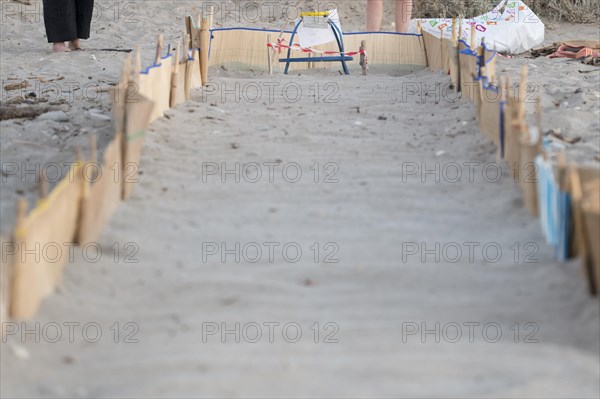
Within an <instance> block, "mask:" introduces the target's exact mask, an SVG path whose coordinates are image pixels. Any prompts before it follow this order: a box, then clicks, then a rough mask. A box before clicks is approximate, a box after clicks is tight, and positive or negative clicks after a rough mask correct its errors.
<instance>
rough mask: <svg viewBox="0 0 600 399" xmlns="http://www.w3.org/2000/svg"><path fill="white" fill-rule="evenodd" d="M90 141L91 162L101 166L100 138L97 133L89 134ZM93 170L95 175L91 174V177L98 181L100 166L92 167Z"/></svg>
mask: <svg viewBox="0 0 600 399" xmlns="http://www.w3.org/2000/svg"><path fill="white" fill-rule="evenodd" d="M88 139H89V142H90V162H91V163H93V164H94V165H95V166H99V165H98V140H97V138H96V135H95V134H94V133H90V134H89V136H88ZM92 171H93V175H92V176H90V179H91V180H92V181H96V178H97V177H98V168H97V167H95V168H93V169H92Z"/></svg>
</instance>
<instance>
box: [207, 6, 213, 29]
mask: <svg viewBox="0 0 600 399" xmlns="http://www.w3.org/2000/svg"><path fill="white" fill-rule="evenodd" d="M206 14H207V16H208V29H212V28H213V23H214V16H215V7H214V6H208V8H207V9H206Z"/></svg>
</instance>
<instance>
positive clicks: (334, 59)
mask: <svg viewBox="0 0 600 399" xmlns="http://www.w3.org/2000/svg"><path fill="white" fill-rule="evenodd" d="M302 21H304V17H301V18H300V20H299V21H298V23H296V26H295V27H294V31H293V32H292V36H291V37H290V47H291V46H293V44H294V37H295V36H296V33H297V31H298V27H299V26H300V24H301V23H302ZM328 22H329V26H331V29H332V30H333V35H334V36H335V40H336V41H337V44H338V48H339V49H340V53H342V54H341V55H339V56H324V57H310V58H306V57H297V58H291V53H292V49H291V48H289V49H288V52H287V58H282V59H280V60H279V62H285V70H284V71H283V73H284V74H286V75H287V74H288V72H289V69H290V63H292V62H337V61H339V62H341V63H342V68H343V69H344V73H345V74H346V75H350V71H349V70H348V65H347V64H346V61H352V60H353V59H354V57H349V56H345V55H343V53H344V40H343V38H342V32H341V31H340V29H339V28H338V27H337V26H336V24H334V23H333V22H332V21H331V20H329V21H328Z"/></svg>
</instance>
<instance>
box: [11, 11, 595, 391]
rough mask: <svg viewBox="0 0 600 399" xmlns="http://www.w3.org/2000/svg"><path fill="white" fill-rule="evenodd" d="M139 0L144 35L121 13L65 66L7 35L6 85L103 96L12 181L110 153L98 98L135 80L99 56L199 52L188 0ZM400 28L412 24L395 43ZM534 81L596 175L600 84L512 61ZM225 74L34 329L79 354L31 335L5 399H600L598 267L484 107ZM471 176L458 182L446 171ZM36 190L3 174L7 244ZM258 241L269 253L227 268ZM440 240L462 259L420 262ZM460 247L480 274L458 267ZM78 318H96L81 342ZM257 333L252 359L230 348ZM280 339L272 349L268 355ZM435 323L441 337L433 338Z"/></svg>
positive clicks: (41, 143) (320, 80)
mask: <svg viewBox="0 0 600 399" xmlns="http://www.w3.org/2000/svg"><path fill="white" fill-rule="evenodd" d="M5 3H6V2H3V3H2V5H3V6H5ZM228 3H229V5H230V7H231V8H229V10H232V9H233V7H234V5H233V4H238V7H241V8H240V10H241V9H243V6H244V4H247V3H250V2H236V3H233V2H228ZM263 3H266V2H263ZM132 4H139V5H140V6H139V8H138V9H137V10H136V11H135V13H134V15H131V16H129V17H128V18H127V22H125V21H124V20H123V19H124V18H125V17H124V16H123V13H121V14H120V16H119V19H118V20H117V21H113V20H112V18H113V16H112V15H111V14H109V13H108V11H106V12H105V13H104V14H103V17H101V18H99V20H98V21H95V23H94V26H93V30H92V38H91V39H90V40H89V41H87V42H85V46H86V47H87V48H88V50H87V51H85V52H78V53H71V54H51V53H50V52H49V46H48V45H47V44H46V43H44V37H43V32H44V30H43V24H42V21H41V19H40V20H39V21H38V22H36V21H30V20H26V21H22V20H21V17H20V16H18V15H15V16H8V23H3V24H2V27H1V33H2V38H3V39H2V44H1V51H2V58H1V60H0V67H1V68H0V69H1V71H0V77H1V78H2V81H3V84H4V83H5V81H8V80H9V78H16V79H14V80H10V81H11V82H12V81H19V80H22V79H26V78H28V77H29V76H41V77H44V79H46V80H48V79H49V78H53V77H56V76H64V80H61V81H58V82H62V83H60V88H61V89H62V90H63V97H68V94H69V93H66V92H65V90H68V88H69V87H72V85H71V86H67V85H66V83H77V84H79V85H80V86H81V87H82V88H81V89H79V90H75V96H76V98H75V99H74V100H73V101H70V100H69V99H68V98H67V99H66V102H64V104H62V105H58V107H60V109H62V110H63V111H64V112H65V113H66V115H67V117H68V121H67V122H55V121H47V120H46V121H44V120H39V119H36V120H9V121H2V122H1V123H0V127H1V129H2V133H1V136H0V140H1V144H2V146H1V157H2V164H3V171H4V172H7V171H5V170H4V168H5V165H6V164H7V163H11V162H12V163H17V164H18V165H24V164H23V162H25V163H26V164H25V165H28V167H31V165H35V164H36V163H39V165H40V167H43V165H46V164H48V163H50V162H55V163H62V162H71V161H73V160H74V159H75V158H74V151H75V148H76V147H77V146H80V147H82V148H83V149H84V151H86V150H87V137H86V135H87V133H88V132H93V133H96V134H97V136H98V138H99V147H100V150H101V151H102V149H103V148H104V146H105V145H106V143H107V142H108V141H109V140H110V138H111V134H112V127H111V123H112V122H111V120H110V102H109V98H108V94H106V93H101V94H100V95H99V96H98V97H97V98H94V99H90V97H92V95H91V93H93V92H95V90H94V89H92V87H107V86H108V85H110V84H114V83H115V82H116V81H117V79H118V76H119V71H120V68H121V65H122V62H123V59H124V54H122V53H115V52H104V51H98V50H97V49H100V48H105V47H115V48H133V47H134V46H135V45H140V46H141V48H142V49H143V54H144V64H145V65H147V64H148V63H149V62H150V60H151V59H152V57H153V50H152V47H153V43H154V40H155V36H156V34H157V33H158V32H161V33H163V34H164V35H165V38H166V41H167V42H168V41H169V38H173V39H176V38H178V37H180V32H181V30H182V27H183V17H184V16H185V15H188V14H192V15H195V14H197V12H199V11H200V10H201V6H199V3H198V2H187V1H177V2H176V1H152V2H148V3H147V4H143V5H142V4H141V2H134V3H132ZM340 10H341V15H342V16H343V19H342V24H343V27H344V29H346V30H361V29H362V19H363V17H362V15H361V12H362V2H344V3H342V4H341V5H340ZM124 11H126V10H124ZM388 11H389V10H388ZM109 15H110V16H109ZM28 18H33V16H29V17H28ZM132 18H133V19H137V20H138V22H133V20H132ZM389 21H391V11H389V12H388V13H387V15H386V24H387V25H386V27H387V28H388V29H390V26H389V23H390V22H389ZM215 25H216V26H249V25H251V26H255V27H263V26H264V27H275V28H277V29H280V28H281V23H280V22H279V21H271V20H269V18H267V17H264V16H263V18H261V19H259V20H258V21H254V23H250V22H248V21H245V20H243V18H241V17H240V18H238V17H237V14H236V13H235V12H234V11H228V12H225V13H222V14H219V13H218V14H217V15H216V17H215ZM549 28H552V29H553V30H549V31H548V38H547V41H548V42H549V43H552V42H553V41H556V40H559V39H560V38H564V39H567V38H569V39H574V38H577V39H594V38H597V34H598V33H597V32H598V25H569V24H551V26H549ZM567 34H568V35H569V37H565V36H566V35H567ZM524 63H526V64H529V65H530V77H531V82H532V83H535V84H538V85H539V88H540V89H539V90H540V93H541V95H542V98H543V105H544V107H543V108H544V115H545V118H544V122H545V129H551V128H552V129H561V131H562V133H563V134H565V135H567V136H581V137H582V140H581V141H580V142H579V143H577V144H574V145H568V146H567V155H568V157H569V159H571V160H573V161H577V162H581V163H586V164H590V165H596V166H597V165H598V162H597V161H595V160H594V158H595V157H597V156H598V153H599V143H598V137H599V135H600V124H599V122H598V117H599V112H600V108H599V107H598V102H599V101H600V83H599V76H600V74H599V73H598V71H597V70H595V71H594V69H595V68H593V67H589V66H585V65H582V64H580V63H577V62H574V61H567V60H548V59H543V58H538V59H529V58H527V57H524V56H521V57H517V58H515V59H501V60H499V64H498V72H499V74H502V75H510V76H511V77H512V78H513V79H516V78H517V77H518V71H519V68H520V65H522V64H524ZM596 69H597V68H596ZM580 70H581V71H592V72H590V73H580V72H579V71H580ZM210 76H211V80H212V82H214V83H216V84H217V85H218V86H219V88H220V89H219V92H218V93H213V94H207V93H202V92H201V91H197V92H194V93H193V98H192V101H190V102H188V103H186V104H183V105H181V106H179V107H177V108H175V109H172V110H170V111H169V112H168V118H161V119H159V120H158V121H156V122H155V123H154V124H153V125H152V126H151V128H150V129H149V132H148V134H147V136H146V143H145V148H144V154H143V156H142V162H141V171H142V172H143V173H142V175H141V176H140V183H139V184H138V186H137V187H136V191H135V194H134V196H133V198H132V199H131V200H130V201H128V202H125V203H122V204H121V205H120V207H119V209H118V211H117V213H116V214H115V215H114V216H113V219H112V220H111V222H110V223H109V225H108V226H107V228H106V230H105V232H104V234H103V235H102V238H101V240H100V244H101V248H102V256H101V258H100V259H99V261H98V262H96V263H92V262H89V261H87V262H86V260H85V259H84V254H82V252H81V251H80V250H76V251H75V260H74V262H72V264H70V265H68V266H67V268H66V273H65V277H64V283H63V286H62V288H61V290H60V292H59V293H58V294H56V295H54V296H52V297H50V298H49V299H48V300H46V301H44V303H43V306H42V308H41V310H40V312H39V315H38V317H37V318H36V320H35V321H32V322H29V323H27V324H26V325H23V326H21V325H19V328H21V330H22V329H23V328H25V327H27V328H29V329H32V328H34V326H35V323H36V322H39V323H40V326H41V327H40V328H41V329H42V330H43V328H44V326H51V325H52V324H51V323H58V324H59V326H61V331H62V332H63V337H62V338H61V339H60V340H58V342H57V343H51V342H49V341H50V340H49V339H48V337H47V336H45V335H44V334H42V339H41V340H40V342H39V343H36V342H32V338H31V336H30V337H29V339H28V340H27V342H22V339H21V337H20V336H19V335H18V334H17V335H13V336H10V337H8V340H7V341H8V342H7V343H3V344H2V348H1V349H0V350H1V360H0V361H1V363H0V365H1V369H0V372H1V376H0V377H1V382H2V384H1V385H2V388H1V392H0V393H1V394H2V396H3V397H150V396H152V397H163V396H164V397H482V396H489V397H581V398H583V397H590V398H591V397H597V395H598V392H599V379H598V377H599V375H600V361H599V359H598V353H599V351H600V338H599V337H600V326H599V320H600V319H599V312H598V300H597V298H592V297H590V296H589V295H588V293H587V287H586V281H585V279H584V277H583V275H582V273H581V266H580V262H579V261H573V262H570V263H568V264H560V263H559V262H557V261H556V260H554V254H553V250H552V248H551V247H549V246H548V245H546V244H545V242H544V239H543V236H542V233H541V231H540V227H539V221H538V220H537V219H534V218H533V217H531V216H530V215H529V213H528V212H527V211H526V209H525V208H524V207H523V200H522V194H521V193H520V191H519V189H518V187H517V185H516V184H515V183H514V182H513V181H512V179H511V178H510V176H509V175H510V172H509V170H508V169H507V168H506V167H503V168H502V169H501V170H500V173H501V175H500V176H499V177H498V178H496V177H494V173H495V172H496V171H498V170H499V169H498V164H496V160H497V159H496V152H497V149H496V148H495V147H494V145H493V144H492V143H491V142H490V141H489V140H488V139H487V138H486V137H485V136H484V135H483V134H481V132H480V131H479V128H478V127H477V124H476V121H475V107H474V106H473V105H472V104H469V103H467V102H466V101H462V100H460V101H453V100H451V99H449V98H446V97H443V98H441V99H439V100H438V99H437V98H436V95H435V94H433V95H430V96H427V97H424V98H423V99H421V98H420V96H411V95H407V93H406V90H405V89H406V87H407V85H409V84H414V83H418V84H421V83H423V84H427V85H435V84H436V83H440V84H443V83H446V82H447V81H448V77H447V76H444V75H442V74H438V73H431V72H429V71H426V70H423V71H418V72H415V73H411V74H408V75H405V76H401V77H391V76H387V75H382V74H372V75H369V76H367V77H363V76H355V75H353V76H348V77H346V76H340V74H339V73H338V72H337V70H335V69H332V70H330V71H322V70H314V71H307V72H303V73H300V74H295V75H290V76H283V75H281V74H280V73H276V74H275V75H273V76H269V75H266V74H262V73H252V72H235V71H226V70H222V69H218V70H211V73H210ZM28 80H29V81H30V83H31V84H32V85H34V84H35V79H28ZM86 84H87V85H89V86H87V87H89V88H90V89H89V91H88V92H89V94H87V95H84V94H82V93H83V91H84V88H83V87H85V85H86ZM256 87H259V88H260V89H261V90H260V91H258V92H256V91H254V90H255V89H256ZM268 87H274V88H275V89H274V90H273V92H272V95H271V93H270V92H269V90H268V89H267V88H268ZM284 87H287V88H290V87H291V88H292V89H289V90H284ZM29 89H31V88H29ZM40 93H41V90H40V91H39V92H37V94H36V95H37V96H38V98H39V97H41V95H40ZM226 93H229V94H226ZM257 93H258V94H257ZM295 93H299V95H296V94H295ZM3 94H4V96H7V97H9V98H10V97H11V96H13V94H7V93H6V92H3ZM82 96H83V98H82ZM250 98H252V99H251V100H250ZM7 99H8V98H7ZM3 100H4V99H3ZM51 101H59V100H58V98H52V99H51ZM557 102H558V104H559V105H558V106H557V105H556V103H557ZM566 103H568V104H566ZM531 108H533V107H531ZM257 165H258V169H257ZM453 165H459V170H460V171H461V173H463V174H464V175H463V177H464V178H463V179H462V180H461V181H459V182H451V181H450V180H452V179H451V178H448V176H449V175H444V172H443V171H444V170H445V171H448V173H451V171H450V169H449V168H450V167H452V166H453ZM465 165H467V166H465ZM468 165H472V168H471V166H468ZM215 167H217V168H218V171H216V172H215V169H214V168H215ZM413 167H416V168H417V172H416V174H415V173H409V172H411V171H413V170H414V169H411V168H413ZM436 167H437V168H439V170H440V172H439V173H437V172H434V173H429V174H428V173H426V172H427V171H431V170H434V171H435V170H436V169H435V168H436ZM23 168H24V166H23ZM236 168H238V170H239V173H238V172H230V173H227V171H235V170H236ZM257 170H260V172H261V173H262V175H261V178H258V175H257V173H256V171H257ZM316 171H318V173H317V172H316ZM469 171H471V172H473V175H472V177H473V178H472V179H470V178H467V175H466V173H468V172H469ZM452 176H454V175H452ZM27 177H28V179H29V180H28V181H22V178H21V176H16V175H3V181H2V191H1V193H0V199H1V209H0V211H1V215H2V218H1V225H0V226H1V230H2V232H4V233H7V232H9V231H10V228H11V226H12V224H13V222H14V217H13V215H14V203H15V200H16V198H17V197H18V195H25V196H26V197H27V198H28V199H29V200H30V204H33V201H34V199H35V198H36V191H37V186H36V184H35V181H33V180H34V176H27ZM236 177H238V178H239V182H238V181H236ZM238 243H239V246H240V248H247V249H248V251H247V252H246V251H243V250H240V251H233V252H235V253H229V254H227V253H225V252H224V250H223V249H232V248H235V247H236V244H238ZM266 243H270V244H268V245H267V244H266ZM215 245H216V247H218V249H217V250H216V253H215V254H211V253H212V252H215V251H212V252H211V251H210V250H215ZM221 245H225V246H226V248H220V246H221ZM269 245H270V246H271V247H272V248H274V252H273V255H272V259H270V257H269V251H268V248H269ZM436 245H438V246H439V247H440V248H448V252H444V251H441V250H438V251H434V252H435V254H429V255H427V254H426V253H424V252H423V251H422V250H421V249H422V248H423V247H422V246H425V247H424V248H425V249H431V248H436ZM415 246H416V247H417V248H419V250H418V251H417V253H415V254H413V255H407V249H408V248H411V249H414V248H415ZM257 247H258V248H261V251H262V254H261V255H262V256H260V258H258V256H257V253H256V252H255V251H256V248H257ZM457 247H458V248H459V249H460V250H461V251H463V256H461V257H460V259H459V260H457V261H453V254H454V252H452V251H453V250H456V248H457ZM116 248H118V251H117V250H116ZM283 248H286V251H284V250H283ZM298 248H299V249H300V250H301V254H300V253H299V252H297V250H298ZM317 248H318V251H317ZM469 248H474V249H473V252H472V256H470V255H471V254H470V253H469ZM484 248H485V249H484ZM490 248H491V249H490ZM288 249H289V251H287V250H288ZM488 249H489V251H488ZM498 249H499V250H500V252H499V253H498V252H495V250H498ZM236 255H239V257H240V259H239V262H238V261H237V260H236ZM436 255H438V257H439V259H437V258H436ZM497 255H498V256H497ZM223 257H225V258H224V259H223ZM423 257H424V259H423ZM255 258H256V259H255ZM254 260H256V262H254ZM69 322H74V323H79V325H78V326H75V327H74V339H73V342H69V339H68V337H67V336H66V334H67V332H68V328H67V327H66V326H65V323H69ZM87 323H97V325H95V326H96V327H99V328H100V329H101V330H102V337H101V338H99V340H98V342H96V343H92V342H89V341H93V339H90V335H91V336H92V337H94V335H95V333H94V328H92V330H91V331H87V334H85V337H83V332H82V327H83V326H84V325H86V324H87ZM115 323H118V326H117V325H115ZM127 323H129V324H127ZM223 323H224V324H223ZM236 323H239V326H240V327H239V330H240V334H239V335H240V338H239V341H240V342H239V343H238V342H236V336H235V334H233V333H229V334H226V335H225V336H222V335H221V333H222V332H223V330H224V329H225V328H226V329H229V330H235V327H236ZM290 323H291V324H290ZM315 323H318V324H315ZM436 323H437V324H436ZM257 325H258V326H259V327H260V328H261V332H262V336H261V339H259V340H258V342H256V343H252V342H251V341H253V338H254V337H255V330H256V326H257ZM436 325H439V333H438V334H437V336H436V334H435V333H431V332H430V333H429V334H427V331H426V330H433V331H435V330H436ZM268 326H273V327H272V328H273V329H274V333H273V334H272V337H271V338H272V339H271V340H270V339H269V335H270V334H268V332H269V327H268ZM284 326H286V327H287V330H285V331H286V333H283V332H282V330H283V327H284ZM457 326H458V328H459V331H460V332H461V336H460V337H457V336H456V333H455V331H457ZM469 326H470V327H469ZM298 327H299V328H300V329H301V331H302V336H301V337H296V334H295V331H297V330H298ZM212 328H217V329H218V330H217V332H216V333H215V334H214V335H211V334H209V332H210V331H212V330H211V329H212ZM414 328H417V330H414ZM470 328H472V330H470ZM49 329H50V327H49ZM115 331H119V334H118V336H115ZM315 331H318V332H319V334H318V335H317V334H316V333H315ZM47 332H48V331H47ZM411 332H414V334H411ZM498 332H501V336H498V334H497V333H498ZM48 334H50V335H52V336H54V334H53V333H52V334H51V333H50V332H48ZM436 338H437V339H438V340H439V342H436ZM296 339H297V342H295V343H293V342H292V341H295V340H296ZM135 340H137V341H138V342H135ZM115 341H117V342H115ZM271 341H272V342H271ZM315 341H316V342H315ZM27 355H28V356H27Z"/></svg>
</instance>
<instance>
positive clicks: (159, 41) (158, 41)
mask: <svg viewBox="0 0 600 399" xmlns="http://www.w3.org/2000/svg"><path fill="white" fill-rule="evenodd" d="M163 40H164V39H163V35H162V33H161V34H160V35H158V38H157V39H156V55H155V56H154V65H158V64H160V59H161V57H162V50H163Z"/></svg>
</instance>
